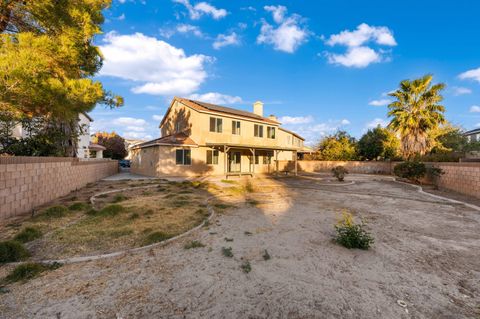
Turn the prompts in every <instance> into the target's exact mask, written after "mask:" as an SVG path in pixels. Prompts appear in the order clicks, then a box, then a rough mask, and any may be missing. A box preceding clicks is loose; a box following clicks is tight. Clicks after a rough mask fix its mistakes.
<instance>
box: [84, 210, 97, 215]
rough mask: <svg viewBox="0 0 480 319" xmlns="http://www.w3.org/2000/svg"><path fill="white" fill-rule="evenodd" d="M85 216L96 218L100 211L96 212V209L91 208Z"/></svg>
mask: <svg viewBox="0 0 480 319" xmlns="http://www.w3.org/2000/svg"><path fill="white" fill-rule="evenodd" d="M85 214H86V215H88V216H95V215H97V214H98V210H96V209H95V208H90V209H89V210H87V211H86V212H85Z"/></svg>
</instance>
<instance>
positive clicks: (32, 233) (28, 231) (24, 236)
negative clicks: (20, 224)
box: [13, 227, 42, 243]
mask: <svg viewBox="0 0 480 319" xmlns="http://www.w3.org/2000/svg"><path fill="white" fill-rule="evenodd" d="M40 237H42V232H41V231H40V230H39V229H38V228H35V227H26V228H24V229H23V230H22V231H21V232H19V233H18V234H16V235H15V237H13V239H14V240H16V241H19V242H21V243H28V242H29V241H32V240H35V239H37V238H40Z"/></svg>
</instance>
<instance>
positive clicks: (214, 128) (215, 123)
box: [210, 117, 223, 133]
mask: <svg viewBox="0 0 480 319" xmlns="http://www.w3.org/2000/svg"><path fill="white" fill-rule="evenodd" d="M222 124H223V120H222V119H221V118H218V117H211V118H210V132H217V133H222Z"/></svg>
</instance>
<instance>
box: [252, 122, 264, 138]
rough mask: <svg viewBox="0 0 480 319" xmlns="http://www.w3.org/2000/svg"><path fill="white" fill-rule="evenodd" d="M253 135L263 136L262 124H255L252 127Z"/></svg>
mask: <svg viewBox="0 0 480 319" xmlns="http://www.w3.org/2000/svg"><path fill="white" fill-rule="evenodd" d="M253 135H254V136H256V137H263V125H258V124H255V125H254V127H253Z"/></svg>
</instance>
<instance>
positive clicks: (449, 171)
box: [279, 161, 480, 198]
mask: <svg viewBox="0 0 480 319" xmlns="http://www.w3.org/2000/svg"><path fill="white" fill-rule="evenodd" d="M397 163H398V162H375V161H370V162H360V161H298V170H299V171H300V172H310V173H311V172H330V171H331V169H332V168H334V167H336V166H344V167H345V168H346V169H347V170H348V171H349V172H350V173H358V174H387V175H392V174H393V168H394V167H395V165H397ZM426 164H430V165H432V166H435V167H438V168H440V169H442V170H443V172H444V174H443V175H441V176H440V177H437V178H435V179H433V180H431V179H430V180H428V179H427V180H426V181H427V182H431V183H434V184H435V185H437V186H438V187H439V188H441V189H446V190H452V191H454V192H457V193H460V194H464V195H469V196H473V197H476V198H480V163H467V162H461V163H444V162H435V163H426ZM293 165H294V162H293V161H280V162H279V169H280V170H291V171H293Z"/></svg>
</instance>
